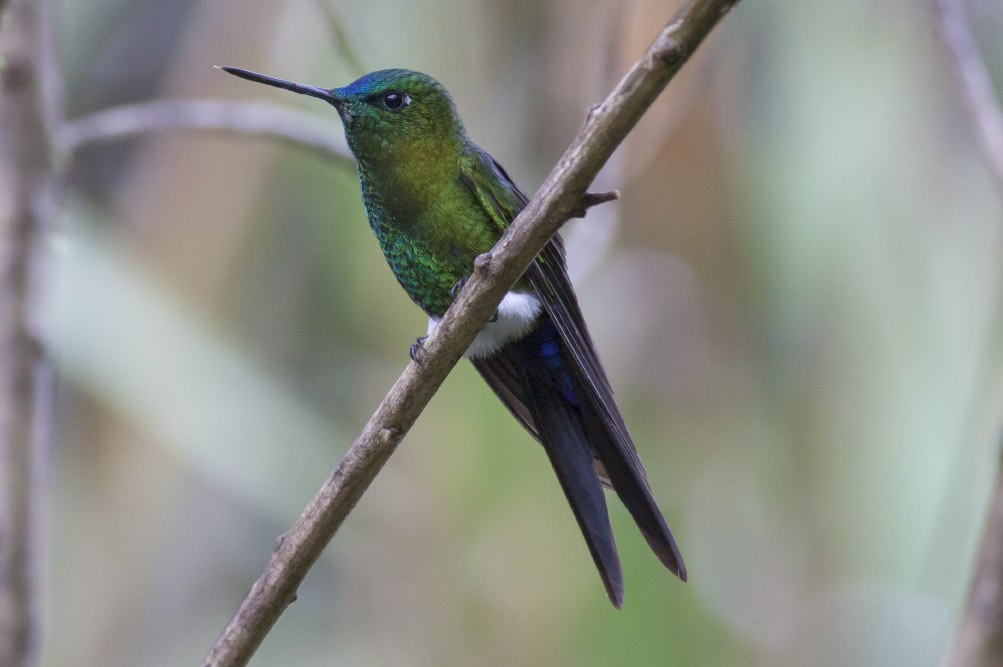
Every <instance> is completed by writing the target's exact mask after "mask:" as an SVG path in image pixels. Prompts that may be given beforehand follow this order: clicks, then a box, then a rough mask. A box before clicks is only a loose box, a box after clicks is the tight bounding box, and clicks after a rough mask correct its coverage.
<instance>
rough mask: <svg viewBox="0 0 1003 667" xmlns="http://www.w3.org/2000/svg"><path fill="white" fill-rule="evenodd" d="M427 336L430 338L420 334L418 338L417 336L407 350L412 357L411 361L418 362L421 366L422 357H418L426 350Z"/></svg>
mask: <svg viewBox="0 0 1003 667" xmlns="http://www.w3.org/2000/svg"><path fill="white" fill-rule="evenodd" d="M426 338H428V336H418V337H417V338H415V339H414V342H413V343H411V347H410V348H409V349H408V352H407V353H408V355H409V356H410V357H411V361H413V362H414V363H416V364H418V365H419V366H421V359H419V358H418V357H419V355H420V354H421V353H422V352H424V351H425V339H426Z"/></svg>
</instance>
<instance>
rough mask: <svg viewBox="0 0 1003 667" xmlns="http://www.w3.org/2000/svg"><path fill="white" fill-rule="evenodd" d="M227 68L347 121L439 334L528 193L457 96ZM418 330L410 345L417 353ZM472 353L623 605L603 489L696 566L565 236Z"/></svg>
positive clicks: (396, 256) (676, 565) (367, 186)
mask: <svg viewBox="0 0 1003 667" xmlns="http://www.w3.org/2000/svg"><path fill="white" fill-rule="evenodd" d="M222 69H223V70H225V71H227V72H229V73H230V74H234V75H236V76H239V77H241V78H244V79H248V80H250V81H256V82H258V83H264V84H267V85H269V86H275V87H278V88H283V89H285V90H291V91H293V92H295V93H301V94H303V95H309V96H311V97H317V98H319V99H322V100H324V101H325V102H327V103H328V104H330V105H331V106H333V107H334V108H335V109H336V110H337V112H338V115H339V116H340V117H341V121H342V123H343V124H344V127H345V137H346V139H347V140H348V146H349V148H350V149H351V151H352V153H353V154H354V156H355V159H356V162H357V163H358V169H359V182H360V184H361V186H362V201H363V203H364V205H365V209H366V215H367V217H368V218H369V225H370V227H372V229H373V232H375V234H376V238H377V239H378V240H379V243H380V248H382V250H383V254H384V256H385V257H386V260H387V263H388V264H389V265H390V269H391V270H392V271H393V274H394V276H395V277H396V278H397V280H398V282H400V284H401V286H402V287H403V288H404V290H405V291H406V292H407V293H408V296H410V297H411V299H412V300H413V301H414V302H415V303H417V304H418V306H420V307H421V308H422V310H424V311H425V313H426V314H428V316H429V324H428V332H429V333H431V332H432V330H434V329H435V326H436V324H437V323H438V321H439V319H440V318H441V317H442V316H443V314H444V313H445V312H446V309H447V308H448V307H449V305H450V303H451V302H452V300H453V297H454V295H455V294H456V290H457V288H458V287H459V286H462V284H463V282H464V281H465V280H466V278H467V277H468V276H469V275H470V274H471V273H472V272H473V267H474V259H475V258H476V257H477V256H478V255H480V254H481V253H484V252H487V251H488V250H490V249H491V248H492V246H494V244H495V242H496V241H498V239H499V238H500V237H501V235H502V233H503V232H504V231H505V228H506V227H507V226H508V225H509V223H511V222H512V220H513V219H514V218H515V216H516V215H517V214H518V213H519V211H521V210H522V209H523V207H525V206H526V204H527V202H528V199H527V197H526V195H525V194H523V192H522V191H521V190H520V189H519V188H518V187H517V186H516V185H515V183H513V181H512V179H511V178H509V175H508V174H507V173H506V172H505V170H504V169H503V168H502V166H501V165H500V164H498V162H497V161H496V160H495V159H494V158H492V157H491V156H490V155H489V154H488V153H487V152H486V151H484V150H483V149H481V148H480V147H478V146H477V145H476V144H474V143H473V142H472V141H471V140H470V139H469V138H468V137H467V133H466V130H465V129H464V127H463V122H462V121H461V120H460V116H459V114H458V113H457V110H456V106H455V105H454V103H453V99H452V97H451V96H450V95H449V93H448V92H447V91H446V89H445V88H444V87H443V86H442V85H441V84H440V83H439V82H438V81H436V80H435V79H433V78H432V77H430V76H428V75H426V74H421V73H419V72H414V71H411V70H406V69H388V70H380V71H378V72H372V73H370V74H367V75H365V76H363V77H362V78H360V79H358V80H357V81H354V82H353V83H350V84H349V85H347V86H344V87H342V88H332V89H325V88H319V87H316V86H307V85H303V84H299V83H293V82H291V81H284V80H282V79H275V78H272V77H269V76H264V75H262V74H257V73H255V72H251V71H248V70H244V69H238V68H234V67H223V68H222ZM422 340H423V339H422V338H419V339H418V340H417V341H416V344H415V345H413V346H412V347H411V356H412V358H414V357H415V354H416V352H417V351H418V348H420V346H421V341H422ZM465 356H466V357H467V358H468V359H470V360H471V362H473V364H474V367H475V368H476V369H477V370H478V371H479V372H480V374H481V376H482V377H483V378H484V380H485V381H486V382H487V383H488V386H490V387H491V389H492V390H494V392H495V394H497V396H498V398H500V399H501V401H502V403H504V404H505V406H506V407H507V408H508V409H509V410H510V411H511V412H512V414H513V415H514V416H515V418H516V419H517V420H519V422H520V423H521V424H522V425H523V427H525V429H526V430H527V431H529V433H530V435H532V436H533V437H534V438H536V440H538V441H539V442H540V444H542V445H543V448H544V449H545V450H546V452H547V455H548V457H549V458H550V462H551V464H552V465H553V468H554V471H555V472H556V473H557V478H558V480H559V481H560V484H561V487H562V488H563V490H564V494H565V496H566V497H567V499H568V502H569V503H570V505H571V509H572V511H573V513H574V515H575V519H577V521H578V525H579V527H580V528H581V531H582V533H583V535H584V536H585V542H586V543H587V544H588V548H589V551H590V552H591V553H592V558H593V560H594V561H595V564H596V566H597V568H598V569H599V575H600V576H601V578H602V581H603V584H604V585H605V587H606V592H607V594H608V595H609V598H610V600H611V601H612V603H613V605H614V606H616V607H617V608H619V607H620V606H621V605H622V604H623V575H622V573H621V570H620V559H619V556H618V555H617V551H616V544H615V542H614V541H613V530H612V528H611V526H610V522H609V515H608V513H607V509H606V499H605V496H604V493H603V487H604V486H606V487H610V488H612V489H613V490H615V491H616V493H617V495H619V497H620V500H621V501H622V502H623V503H624V505H625V506H626V507H627V509H628V510H629V511H630V513H631V515H632V516H633V518H634V520H635V522H636V523H637V525H638V527H639V528H640V530H641V532H642V533H643V534H644V537H645V538H646V539H647V541H648V544H649V545H650V546H651V548H652V549H653V550H654V552H655V554H656V555H657V556H658V558H659V559H660V560H661V561H662V563H663V564H664V565H665V566H666V567H667V568H668V569H669V570H671V571H672V572H673V573H675V574H676V575H677V576H678V577H679V578H680V579H682V580H684V581H685V580H686V569H685V567H684V566H683V560H682V556H681V555H680V553H679V549H678V547H677V546H676V543H675V540H674V539H673V538H672V533H670V532H669V529H668V527H667V526H666V525H665V519H664V518H663V517H662V513H661V512H660V511H659V509H658V506H657V505H656V504H655V501H654V499H653V498H652V496H651V489H650V487H649V486H648V480H647V476H646V475H645V472H644V468H643V467H642V466H641V461H640V459H639V458H638V456H637V451H636V449H635V448H634V443H633V442H632V441H631V438H630V434H629V433H628V432H627V427H626V426H625V425H624V421H623V417H622V416H621V415H620V410H619V408H618V407H617V404H616V400H615V399H614V397H613V391H612V389H611V388H610V383H609V380H608V379H607V377H606V373H605V371H604V370H603V366H602V363H601V362H600V361H599V355H598V354H597V353H596V349H595V345H594V344H593V342H592V338H591V336H590V335H589V332H588V328H587V327H586V326H585V320H584V318H583V317H582V313H581V309H580V308H579V306H578V299H577V297H576V296H575V292H574V290H573V289H572V287H571V282H570V280H569V279H568V274H567V269H566V265H565V258H564V246H563V244H562V241H561V238H560V236H559V235H555V236H554V237H553V238H552V239H551V240H550V242H549V243H548V244H547V247H546V248H544V250H543V252H541V253H540V255H539V256H538V257H537V258H536V261H535V262H533V264H531V265H530V267H529V268H528V269H527V270H526V273H525V274H524V275H523V276H522V278H521V279H520V280H519V282H518V283H516V285H515V286H514V287H513V288H512V289H511V291H509V292H508V294H507V295H506V296H505V298H504V299H502V301H501V303H500V304H499V306H498V309H497V312H496V313H495V315H494V317H493V318H492V320H491V321H490V322H488V323H487V325H486V326H485V327H484V329H483V330H481V331H480V333H478V335H477V337H476V338H475V339H474V341H473V343H472V344H471V345H470V347H469V348H468V349H467V351H466V354H465Z"/></svg>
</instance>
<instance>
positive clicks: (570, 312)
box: [460, 147, 648, 487]
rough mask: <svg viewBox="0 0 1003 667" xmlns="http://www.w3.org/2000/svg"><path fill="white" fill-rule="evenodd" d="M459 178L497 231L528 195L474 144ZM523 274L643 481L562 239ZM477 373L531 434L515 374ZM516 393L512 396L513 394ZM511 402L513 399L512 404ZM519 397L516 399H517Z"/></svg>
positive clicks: (498, 371) (485, 369)
mask: <svg viewBox="0 0 1003 667" xmlns="http://www.w3.org/2000/svg"><path fill="white" fill-rule="evenodd" d="M460 174H461V175H460V178H461V180H462V182H463V183H464V185H466V187H467V188H468V189H469V190H470V191H471V192H472V193H473V194H474V196H475V198H476V199H477V201H478V202H480V204H481V207H482V208H483V209H484V210H485V212H486V213H487V214H488V216H489V217H490V218H491V219H492V220H493V221H494V222H495V224H496V225H497V226H498V229H499V230H500V231H503V230H504V229H505V228H507V227H508V225H509V223H511V222H512V220H513V219H515V216H516V215H518V214H519V212H520V211H521V210H522V209H523V208H525V206H526V204H527V203H528V202H529V198H528V197H526V195H525V194H524V193H523V192H522V191H521V190H520V189H519V187H518V186H517V185H516V184H515V183H514V182H513V181H512V179H511V178H510V177H509V175H508V174H507V173H506V172H505V169H504V168H502V166H501V165H500V164H498V162H497V160H495V159H494V158H493V157H491V155H489V154H488V153H486V152H485V151H483V150H481V149H480V148H477V147H471V150H470V151H469V152H468V153H467V154H466V155H465V156H464V158H463V163H462V164H461V169H460ZM526 277H527V278H528V279H529V281H530V284H532V286H533V288H534V289H535V290H536V292H537V293H538V295H539V296H540V298H541V300H542V302H543V304H544V307H545V309H546V310H547V313H548V314H549V315H550V316H551V318H552V319H553V320H554V324H556V325H557V330H558V332H559V333H560V335H561V338H562V339H563V341H564V342H565V344H566V345H567V347H568V350H569V351H570V352H571V354H572V355H573V358H574V362H575V363H574V364H572V365H573V367H574V368H573V371H574V373H575V374H576V375H578V376H579V380H580V381H581V382H582V384H583V385H584V386H585V388H586V391H587V393H588V394H589V396H588V399H589V400H590V401H591V402H592V403H593V404H594V405H595V407H596V409H597V411H598V412H599V415H600V416H601V418H602V422H603V424H605V426H606V428H607V429H608V430H609V432H610V435H611V436H612V438H613V440H614V442H615V443H616V446H617V448H618V449H619V450H620V451H621V453H622V455H623V457H624V458H625V459H626V460H627V463H628V466H629V467H630V468H631V470H632V471H633V472H634V474H636V475H637V477H638V479H639V480H641V482H642V483H643V484H644V485H645V486H646V487H647V484H648V482H647V476H646V475H645V473H644V468H643V467H642V466H641V461H640V459H639V458H638V456H637V451H636V450H635V448H634V443H633V442H632V441H631V439H630V434H629V433H628V432H627V426H626V425H625V424H624V422H623V417H622V416H621V415H620V410H619V409H618V408H617V406H616V400H615V399H614V397H613V389H612V388H611V387H610V383H609V379H608V378H607V377H606V371H605V370H604V369H603V366H602V362H601V361H600V360H599V355H598V353H597V352H596V350H595V345H594V344H593V342H592V337H591V336H590V335H589V331H588V327H586V325H585V318H584V317H583V316H582V312H581V308H580V307H579V305H578V298H577V297H576V296H575V292H574V289H573V288H572V286H571V281H570V279H569V278H568V271H567V265H566V263H565V259H564V243H563V242H562V241H561V237H560V236H559V235H558V234H555V235H554V236H553V238H551V239H550V241H549V242H548V243H547V245H546V247H545V248H544V249H543V251H542V252H541V253H540V254H539V256H537V258H536V260H535V261H534V262H533V264H531V265H530V267H529V268H528V269H527V270H526ZM475 365H476V366H477V369H478V370H479V371H481V374H482V375H485V377H486V378H487V377H488V376H491V377H493V378H494V379H496V380H497V381H498V382H499V383H500V384H502V385H503V386H504V387H505V388H507V391H506V395H503V393H502V392H500V391H499V390H498V389H497V388H495V387H496V385H495V383H493V382H489V384H491V385H492V388H493V389H495V393H496V394H498V396H499V398H501V400H502V402H503V403H505V405H506V406H508V408H509V410H510V411H511V412H512V413H513V414H514V415H515V416H516V418H517V419H519V421H520V422H522V423H523V425H524V426H526V427H527V430H529V431H530V432H531V433H533V434H534V435H536V429H535V428H530V427H529V424H528V423H527V420H526V419H525V415H527V414H528V410H527V409H526V407H525V403H524V401H522V400H521V399H522V396H521V391H519V390H518V386H517V381H516V380H515V378H516V377H517V375H516V374H514V373H512V372H511V371H506V370H505V369H502V368H493V367H489V366H492V365H494V366H497V365H498V364H477V363H475ZM516 399H518V400H516ZM513 403H516V405H515V406H513ZM519 403H521V404H522V405H518V404H519Z"/></svg>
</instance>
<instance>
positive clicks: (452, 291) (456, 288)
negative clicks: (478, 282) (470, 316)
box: [449, 276, 470, 300]
mask: <svg viewBox="0 0 1003 667" xmlns="http://www.w3.org/2000/svg"><path fill="white" fill-rule="evenodd" d="M468 280H470V276H463V277H462V278H460V279H459V280H457V281H456V283H454V284H453V286H452V287H450V288H449V298H450V299H453V300H455V299H456V297H457V296H459V295H460V291H461V290H462V289H463V286H464V285H466V284H467V281H468Z"/></svg>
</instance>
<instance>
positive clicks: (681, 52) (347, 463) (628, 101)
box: [203, 0, 738, 667]
mask: <svg viewBox="0 0 1003 667" xmlns="http://www.w3.org/2000/svg"><path fill="white" fill-rule="evenodd" d="M737 2H738V0H689V1H688V2H687V3H686V4H685V5H684V6H683V7H682V8H681V9H680V10H679V11H678V12H677V13H676V15H675V17H673V19H672V20H671V21H670V23H669V24H668V25H667V26H666V27H665V28H664V29H663V30H662V32H661V33H659V35H658V37H657V38H656V39H655V41H654V43H652V45H651V46H650V47H648V49H647V51H645V53H644V55H643V56H642V57H641V59H640V60H639V61H638V62H637V63H635V64H634V66H633V67H632V68H631V70H630V71H629V72H628V73H627V75H626V76H625V77H624V78H623V79H622V80H621V81H620V83H619V84H618V85H617V87H616V88H615V89H614V90H613V92H612V93H610V95H609V96H608V97H607V98H606V100H605V101H604V102H603V103H602V104H600V105H599V106H598V107H595V108H594V109H593V110H592V111H590V113H589V115H588V119H587V120H586V123H585V125H584V127H583V128H582V129H581V131H580V132H579V133H578V136H577V137H575V140H574V141H573V142H572V144H571V146H570V147H569V148H568V150H567V151H566V152H565V154H564V156H563V157H562V158H561V160H560V161H559V162H558V163H557V165H556V166H555V167H554V169H553V170H552V171H551V173H550V175H549V176H548V177H547V179H546V181H544V183H543V185H542V186H541V187H540V190H539V191H538V192H537V194H536V195H535V196H534V197H533V199H532V201H531V202H530V203H529V205H528V206H527V207H526V209H525V210H524V211H523V212H522V213H521V214H520V215H519V216H518V217H517V218H516V220H515V221H514V222H513V223H512V225H511V226H510V227H509V229H508V230H507V231H506V233H505V235H504V236H503V237H502V238H501V240H500V241H499V242H498V243H497V245H495V247H494V248H493V249H492V250H491V251H490V252H488V253H485V254H484V255H481V256H480V257H479V258H478V259H477V262H476V263H475V268H474V273H473V276H471V278H470V280H468V281H467V284H466V285H465V287H464V288H463V290H462V291H461V293H460V294H459V295H458V297H457V299H456V301H455V302H454V303H453V305H452V306H451V307H450V309H449V311H448V312H447V313H446V315H445V316H444V317H443V318H442V320H441V321H440V322H439V325H438V326H437V327H436V329H435V331H434V333H433V334H432V335H431V336H429V338H428V339H427V340H426V341H425V344H424V348H425V354H424V355H423V357H422V364H421V365H418V364H416V363H413V362H412V363H411V364H409V365H408V366H407V368H406V369H405V370H404V373H403V375H401V377H400V378H399V379H398V380H397V382H396V383H395V384H394V386H393V388H392V389H391V390H390V393H388V394H387V396H386V398H384V399H383V401H382V403H380V405H379V407H378V408H377V409H376V412H375V413H374V414H373V416H372V417H371V418H370V419H369V422H368V423H367V424H366V426H365V427H364V428H363V430H362V432H361V433H360V434H359V436H358V438H357V439H356V440H355V442H354V443H353V444H352V447H351V448H350V449H349V451H348V453H347V454H346V455H345V457H344V458H343V459H342V460H341V462H340V463H339V464H338V467H337V468H336V469H335V470H334V472H333V473H332V474H331V476H330V477H329V478H328V479H327V481H326V482H325V483H324V485H323V487H322V488H321V490H320V491H319V492H318V494H317V495H316V496H315V497H314V499H313V500H312V501H311V502H310V504H309V505H308V506H307V507H306V509H305V510H304V512H303V514H302V515H301V516H300V518H299V519H298V520H297V521H296V523H295V524H294V525H293V527H292V528H290V530H289V531H288V532H287V533H285V535H283V537H282V539H281V540H280V541H279V544H278V546H277V547H276V549H275V551H274V552H273V554H272V556H271V559H270V560H269V562H268V564H267V566H266V567H265V570H264V572H263V573H262V574H261V576H260V577H259V578H258V580H257V581H256V582H255V583H254V585H253V586H252V587H251V590H250V592H249V593H248V594H247V597H246V598H245V599H244V601H243V603H241V605H240V608H239V609H238V610H237V612H236V614H235V615H234V617H233V618H232V619H231V620H230V623H229V624H228V625H227V627H226V629H224V631H223V633H222V634H221V635H220V637H219V638H218V639H217V640H216V643H215V644H214V645H213V647H212V649H211V650H210V652H209V654H208V656H207V657H206V659H205V662H204V663H203V664H204V665H206V666H214V667H221V666H233V665H244V664H247V662H248V660H250V658H251V656H252V655H253V653H254V651H255V650H256V649H257V647H258V646H259V645H260V643H261V641H262V640H263V639H264V637H265V635H266V634H267V633H268V631H269V630H270V629H271V628H272V626H273V625H274V624H275V622H276V621H277V620H278V618H279V616H280V615H281V614H282V612H283V611H284V610H285V608H286V607H287V606H288V605H289V604H290V603H291V602H292V601H293V599H294V598H295V595H296V590H297V588H298V586H299V584H300V582H301V581H302V580H303V577H304V576H305V575H306V572H307V570H308V569H309V568H310V567H311V566H312V565H313V563H314V561H316V559H317V558H318V556H319V555H320V553H321V551H322V550H323V549H324V547H325V546H326V545H327V543H328V542H329V541H330V539H331V538H332V537H333V536H334V534H335V532H336V531H337V530H338V527H339V526H340V525H341V523H342V521H343V520H344V519H345V517H346V516H347V515H348V513H349V512H351V510H352V508H353V507H354V506H355V504H356V503H357V502H358V500H359V498H360V497H361V496H362V494H363V492H364V491H365V490H366V488H367V487H368V486H369V484H370V483H371V482H372V480H373V478H374V477H375V476H376V474H377V473H378V472H379V470H380V469H381V468H382V467H383V465H384V464H385V463H386V461H387V459H388V458H389V457H390V455H391V454H392V453H393V451H394V449H395V448H396V447H397V445H398V443H399V442H400V441H401V439H402V438H403V437H404V435H405V434H406V433H407V431H408V429H410V428H411V426H412V425H413V424H414V422H415V420H416V419H417V418H418V415H419V414H420V413H421V411H422V410H423V409H424V408H425V406H426V405H427V404H428V401H429V400H430V399H431V398H432V395H433V394H434V393H435V392H436V391H437V390H438V388H439V386H440V385H441V384H442V382H443V380H445V378H446V375H447V374H448V373H449V371H450V370H451V369H452V367H453V366H454V365H455V364H456V362H457V361H459V359H460V357H461V356H462V354H463V351H464V350H466V348H467V347H468V346H469V345H470V343H471V341H473V339H474V337H475V336H476V335H477V332H478V331H479V330H480V329H481V328H482V327H483V326H484V324H485V323H486V322H487V320H488V318H489V317H490V316H491V314H492V313H493V312H494V310H495V308H496V307H497V305H498V303H499V302H500V301H501V299H502V297H503V296H504V295H505V293H506V292H507V291H508V289H509V288H510V287H511V286H512V285H513V284H514V283H515V282H516V280H517V279H518V278H519V276H521V275H522V273H523V272H524V271H525V270H526V267H527V266H529V263H530V262H531V261H532V260H533V258H534V257H536V255H537V254H538V253H539V252H540V251H541V250H542V249H543V247H544V245H545V244H546V243H547V241H548V240H549V239H550V237H551V236H553V235H554V233H556V232H557V230H558V228H559V227H560V226H561V225H562V224H563V223H564V222H565V221H566V220H568V218H570V217H571V216H572V215H574V214H575V213H576V212H578V211H581V210H582V208H583V207H584V196H585V193H586V188H587V187H588V185H589V184H590V183H591V182H592V180H593V179H594V178H595V176H596V174H597V173H598V171H599V169H600V167H601V166H602V165H603V164H604V163H605V162H606V160H608V159H609V157H610V155H611V154H612V153H613V151H614V149H615V148H616V147H617V146H618V145H619V144H620V142H621V141H623V139H624V137H626V136H627V133H628V132H629V131H630V130H631V129H632V128H633V127H634V125H635V124H636V123H637V121H638V119H640V117H641V115H642V114H643V113H644V112H645V111H646V110H647V108H648V107H649V106H650V105H651V103H652V102H653V101H654V100H655V98H656V97H657V96H658V94H659V93H660V92H661V91H662V89H663V88H664V87H665V85H666V84H667V83H668V82H669V80H670V79H671V78H672V77H673V76H674V75H675V73H676V72H677V71H679V69H680V68H681V67H682V65H683V64H684V63H685V62H686V60H687V59H688V58H689V56H690V55H691V54H692V53H693V52H694V51H695V50H696V48H697V46H698V45H699V44H700V43H701V42H702V41H703V39H704V38H705V37H706V36H707V34H708V33H709V32H710V30H711V29H712V28H713V27H714V26H715V25H716V24H717V22H718V21H719V20H720V19H721V18H722V17H723V16H724V15H725V14H727V13H728V11H729V10H730V9H731V8H732V7H733V6H734V5H735V4H737Z"/></svg>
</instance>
